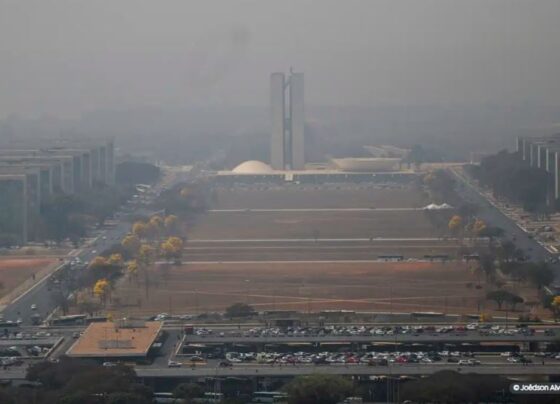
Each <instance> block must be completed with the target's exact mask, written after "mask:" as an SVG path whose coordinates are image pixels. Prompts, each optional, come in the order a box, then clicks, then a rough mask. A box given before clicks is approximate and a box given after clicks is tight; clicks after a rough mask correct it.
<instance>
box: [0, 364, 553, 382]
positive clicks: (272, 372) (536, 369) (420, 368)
mask: <svg viewBox="0 0 560 404" xmlns="http://www.w3.org/2000/svg"><path fill="white" fill-rule="evenodd" d="M135 370H136V374H137V375H138V376H139V377H143V378H174V377H177V378H185V377H242V376H244V377H251V376H253V377H263V376H264V377H266V376H275V377H291V376H294V375H311V374H317V373H322V374H336V375H354V376H358V375H363V376H368V375H369V376H390V375H393V376H401V375H428V374H432V373H435V372H439V371H441V370H455V371H457V370H459V371H460V372H463V373H478V374H494V375H506V376H524V375H544V376H548V375H556V374H559V373H560V367H559V366H558V365H557V364H547V365H539V364H530V365H527V366H523V365H519V364H515V365H510V364H503V365H483V366H458V365H457V364H441V365H440V364H438V365H418V364H410V365H408V364H406V365H405V364H402V365H390V366H363V365H348V366H344V365H340V366H339V365H328V366H313V365H296V366H291V365H287V366H282V367H279V366H259V365H255V366H234V367H232V368H220V367H207V366H200V367H195V368H191V367H180V368H168V367H136V368H135ZM25 372H26V370H25V368H24V367H12V368H9V369H7V370H0V379H3V380H23V379H25Z"/></svg>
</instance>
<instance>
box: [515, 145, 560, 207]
mask: <svg viewBox="0 0 560 404" xmlns="http://www.w3.org/2000/svg"><path fill="white" fill-rule="evenodd" d="M515 150H516V152H518V153H519V157H520V158H521V159H522V160H523V161H524V162H525V163H526V164H527V165H528V166H529V167H534V168H540V169H543V170H545V171H546V172H548V173H550V176H551V186H550V192H549V197H548V204H549V205H550V206H552V205H555V204H556V203H557V201H558V200H560V137H558V136H549V137H518V138H517V139H516V140H515Z"/></svg>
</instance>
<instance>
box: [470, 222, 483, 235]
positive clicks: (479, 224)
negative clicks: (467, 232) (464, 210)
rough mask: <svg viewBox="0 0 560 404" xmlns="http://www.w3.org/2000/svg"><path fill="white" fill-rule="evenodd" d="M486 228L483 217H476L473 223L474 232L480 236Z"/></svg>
mask: <svg viewBox="0 0 560 404" xmlns="http://www.w3.org/2000/svg"><path fill="white" fill-rule="evenodd" d="M484 230H486V223H485V222H484V220H482V219H476V220H475V221H474V224H473V233H474V234H475V235H477V236H480V235H481V233H482V232H483V231H484Z"/></svg>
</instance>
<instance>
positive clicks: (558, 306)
mask: <svg viewBox="0 0 560 404" xmlns="http://www.w3.org/2000/svg"><path fill="white" fill-rule="evenodd" d="M550 309H551V310H552V314H553V315H554V319H555V320H556V319H558V317H559V316H560V296H554V297H553V298H552V300H551V302H550Z"/></svg>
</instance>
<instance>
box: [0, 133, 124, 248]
mask: <svg viewBox="0 0 560 404" xmlns="http://www.w3.org/2000/svg"><path fill="white" fill-rule="evenodd" d="M41 142H43V143H44V142H45V140H43V141H41ZM41 142H39V141H31V142H28V143H25V142H22V143H21V144H8V145H2V148H1V149H0V177H1V179H0V181H1V183H0V193H3V194H2V195H0V211H1V212H2V214H1V215H0V236H2V235H7V236H6V237H10V238H11V239H14V240H17V241H18V242H19V243H25V242H27V241H28V240H29V239H34V237H35V233H34V232H35V230H36V229H37V226H36V224H37V223H38V220H39V218H40V207H41V204H42V203H43V202H45V201H47V200H48V198H50V197H51V196H52V195H54V194H56V193H64V194H73V193H79V192H86V191H88V190H90V189H92V188H93V187H94V186H95V185H96V184H105V185H113V184H114V182H115V162H114V143H113V141H112V140H108V141H96V140H76V141H62V140H59V139H56V140H54V141H52V142H50V141H49V142H48V143H46V145H47V146H45V144H41ZM21 187H23V189H21V190H20V188H21ZM12 213H14V214H13V216H12ZM15 223H17V224H15Z"/></svg>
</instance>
